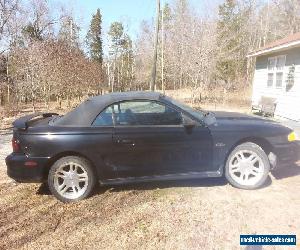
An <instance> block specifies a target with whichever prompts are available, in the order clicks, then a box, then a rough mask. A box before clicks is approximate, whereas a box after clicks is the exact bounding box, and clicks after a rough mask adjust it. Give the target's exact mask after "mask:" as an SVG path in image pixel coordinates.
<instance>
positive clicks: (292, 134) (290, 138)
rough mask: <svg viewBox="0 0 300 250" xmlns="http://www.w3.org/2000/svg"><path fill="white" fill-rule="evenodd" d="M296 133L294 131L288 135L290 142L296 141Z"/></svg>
mask: <svg viewBox="0 0 300 250" xmlns="http://www.w3.org/2000/svg"><path fill="white" fill-rule="evenodd" d="M296 139H297V138H296V133H295V132H294V131H293V132H291V133H290V134H289V135H288V141H296Z"/></svg>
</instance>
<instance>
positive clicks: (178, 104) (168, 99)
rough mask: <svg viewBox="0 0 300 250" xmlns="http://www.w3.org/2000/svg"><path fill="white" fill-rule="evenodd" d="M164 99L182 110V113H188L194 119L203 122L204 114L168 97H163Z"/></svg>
mask: <svg viewBox="0 0 300 250" xmlns="http://www.w3.org/2000/svg"><path fill="white" fill-rule="evenodd" d="M164 99H165V100H167V101H168V102H170V103H172V104H174V105H176V106H178V107H179V108H181V109H183V110H184V111H186V112H188V113H190V114H191V115H192V116H194V117H195V118H197V119H199V120H203V119H204V116H205V112H202V111H199V110H196V109H193V108H192V107H190V106H188V105H186V104H184V103H182V102H179V101H176V100H174V99H173V98H170V97H167V96H165V97H164Z"/></svg>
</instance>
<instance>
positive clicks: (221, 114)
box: [212, 111, 273, 122]
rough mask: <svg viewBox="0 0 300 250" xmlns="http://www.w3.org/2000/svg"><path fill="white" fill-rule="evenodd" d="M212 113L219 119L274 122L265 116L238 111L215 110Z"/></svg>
mask: <svg viewBox="0 0 300 250" xmlns="http://www.w3.org/2000/svg"><path fill="white" fill-rule="evenodd" d="M212 113H213V114H214V116H215V117H216V119H217V120H255V121H269V122H273V121H271V120H269V119H266V118H263V117H257V116H254V115H247V114H242V113H238V112H226V111H214V112H212Z"/></svg>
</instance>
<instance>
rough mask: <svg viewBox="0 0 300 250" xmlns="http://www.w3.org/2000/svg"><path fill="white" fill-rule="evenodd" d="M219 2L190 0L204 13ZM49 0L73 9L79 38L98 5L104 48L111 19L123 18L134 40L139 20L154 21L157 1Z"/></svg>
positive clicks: (121, 19)
mask: <svg viewBox="0 0 300 250" xmlns="http://www.w3.org/2000/svg"><path fill="white" fill-rule="evenodd" d="M220 1H221V0H189V2H190V4H191V5H192V6H193V9H194V10H195V11H196V12H198V13H203V14H204V15H205V13H206V12H207V9H208V8H214V7H215V6H216V3H218V2H220ZM166 2H172V0H161V5H162V6H163V5H164V4H165V3H166ZM49 3H50V4H51V5H52V7H54V8H55V7H57V8H58V6H61V5H64V6H66V8H67V9H71V10H72V12H73V16H75V18H76V21H77V22H78V23H79V24H80V26H81V27H82V30H81V36H82V37H84V36H85V34H86V32H87V30H88V28H89V22H90V20H91V17H92V15H93V14H94V13H95V12H96V10H97V8H99V9H100V10H101V14H102V22H103V25H102V29H103V30H102V33H103V42H104V45H105V46H106V47H107V44H108V37H107V32H108V30H109V27H110V24H111V23H112V22H114V21H122V22H123V24H125V30H126V32H127V33H128V34H129V35H130V36H131V38H132V39H135V38H136V37H137V34H138V31H139V28H140V25H141V22H142V21H143V20H147V21H152V20H154V17H155V13H156V0H49ZM106 49H107V48H106Z"/></svg>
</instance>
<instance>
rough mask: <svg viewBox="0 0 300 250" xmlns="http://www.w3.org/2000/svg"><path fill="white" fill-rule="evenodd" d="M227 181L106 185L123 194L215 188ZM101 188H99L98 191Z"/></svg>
mask: <svg viewBox="0 0 300 250" xmlns="http://www.w3.org/2000/svg"><path fill="white" fill-rule="evenodd" d="M227 183H228V182H227V180H226V179H225V178H223V177H221V178H207V179H191V180H174V181H151V182H141V183H130V184H122V185H108V186H107V187H108V188H109V189H110V191H111V192H123V191H131V190H154V189H165V188H176V187H177V188H180V187H215V186H225V185H227ZM101 188H103V187H100V189H101Z"/></svg>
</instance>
